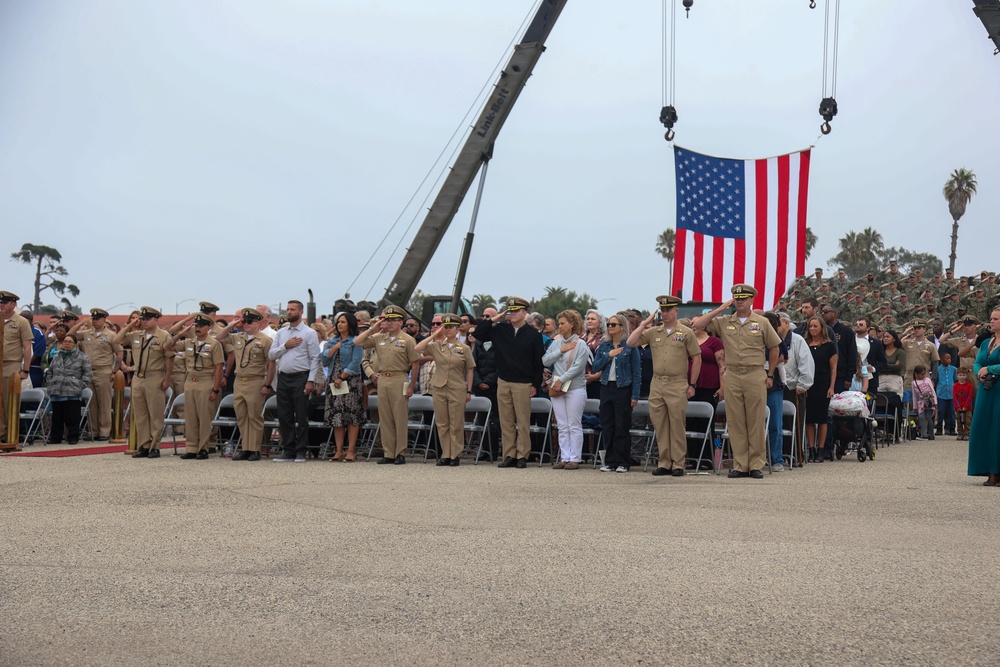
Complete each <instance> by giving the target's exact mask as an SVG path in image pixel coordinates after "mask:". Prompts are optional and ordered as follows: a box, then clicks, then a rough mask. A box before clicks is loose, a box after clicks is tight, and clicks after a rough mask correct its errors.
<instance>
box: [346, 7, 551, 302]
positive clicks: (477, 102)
mask: <svg viewBox="0 0 1000 667" xmlns="http://www.w3.org/2000/svg"><path fill="white" fill-rule="evenodd" d="M542 1H543V0H536V1H535V2H534V3H532V7H531V9H530V10H529V11H528V13H527V14H526V15H525V17H524V19H523V20H522V21H521V25H520V27H519V28H518V30H517V32H516V33H515V34H514V37H513V38H512V39H511V40H510V43H508V44H507V48H506V49H505V50H504V52H503V54H502V55H501V56H500V59H499V60H498V61H497V63H496V65H494V66H493V70H492V72H491V73H490V75H489V77H487V79H486V82H485V83H484V84H483V86H482V88H480V89H479V93H478V94H477V95H476V97H475V99H474V100H473V101H472V103H471V104H470V105H469V108H468V109H467V110H466V112H465V115H464V116H462V120H461V121H460V122H459V123H458V126H457V127H456V128H455V131H454V132H453V133H452V135H451V137H450V138H449V139H448V141H447V143H445V145H444V148H442V149H441V152H440V153H438V156H437V158H436V159H435V160H434V162H433V163H432V164H431V166H430V168H429V169H428V170H427V173H426V174H424V177H423V179H422V180H421V181H420V184H419V185H418V186H417V187H416V189H415V190H414V191H413V194H412V195H410V199H409V200H408V201H407V202H406V205H405V206H403V210H401V211H400V212H399V215H398V216H397V217H396V219H395V220H394V221H393V223H392V225H391V226H390V227H389V230H388V231H387V232H386V233H385V235H384V236H383V237H382V240H381V241H379V243H378V245H377V246H376V247H375V250H373V251H372V254H371V255H370V256H369V257H368V259H367V260H366V261H365V263H364V266H362V267H361V270H360V271H358V274H357V275H356V276H355V277H354V280H352V281H351V284H350V285H349V286H348V287H347V290H346V291H345V294H344V298H346V299H349V298H350V294H351V290H352V289H353V288H354V285H355V284H356V283H357V282H358V280H359V279H360V278H361V275H362V274H363V273H364V272H365V269H367V268H368V266H369V265H370V264H371V263H372V260H374V259H375V256H376V255H377V254H378V252H379V250H381V249H382V246H383V245H385V243H386V241H388V240H389V237H390V236H391V235H392V232H393V230H395V229H396V227H397V225H399V223H400V221H401V220H402V219H403V216H404V215H405V214H406V211H407V210H408V209H409V208H410V206H411V205H412V204H413V202H414V200H415V199H416V198H417V196H418V195H419V194H420V191H421V189H423V187H424V185H425V184H426V183H427V181H428V179H429V178H430V177H431V174H432V173H433V172H434V170H435V168H436V167H437V166H438V165H439V164H440V163H441V158H442V157H443V156H444V154H445V152H447V150H448V147H449V146H451V145H452V143H453V142H455V139H456V137H458V136H460V135H462V134H464V133H465V132H467V131H468V130H469V127H470V124H471V121H470V120H469V118H470V116H472V114H473V113H474V112H475V111H476V110H477V109H479V108H480V107H482V100H483V99H484V96H485V95H486V93H487V92H488V91H489V90H490V86H492V85H493V84H494V83H495V82H496V78H497V76H499V72H500V70H501V69H502V68H503V63H504V62H506V60H507V59H508V57H509V56H508V54H509V53H510V52H511V51H512V49H513V48H514V44H515V43H516V41H517V39H518V36H520V35H523V34H524V31H525V30H526V29H527V25H528V22H529V21H530V20H531V17H532V16H534V15H535V14H536V13H537V11H538V5H539V4H540V3H541V2H542ZM461 149H462V142H458V143H456V144H455V146H454V148H453V149H452V151H451V154H450V155H449V156H448V161H447V162H446V163H445V164H444V166H443V167H441V168H440V169H439V170H438V172H437V175H436V176H435V177H434V180H433V185H434V186H437V185H438V184H439V183H440V182H441V180H442V179H443V177H444V176H445V175H446V174H447V172H448V169H449V168H450V165H451V164H452V163H453V162H454V159H455V155H457V154H458V152H459V151H460V150H461ZM435 191H436V187H433V186H432V187H431V188H430V189H429V190H428V191H427V194H426V195H425V196H424V199H423V202H422V203H421V207H420V208H419V209H417V212H416V213H414V214H413V217H412V218H411V219H410V223H409V224H408V225H407V226H406V229H405V230H403V233H402V235H401V236H400V238H399V241H398V242H397V243H396V246H395V247H394V248H393V250H392V252H391V253H389V256H388V258H387V259H386V261H385V263H384V264H383V265H382V268H381V269H380V270H379V272H378V275H376V276H375V280H374V281H373V282H372V284H371V286H370V287H369V288H368V291H367V292H366V293H365V297H364V298H365V299H367V298H368V296H369V295H370V294H371V292H372V290H373V289H375V284H376V283H378V281H379V279H380V278H381V277H382V274H383V273H385V270H386V268H388V266H389V262H391V261H392V258H393V257H394V256H395V254H396V252H397V251H398V250H399V246H400V245H402V243H403V239H405V238H406V236H407V233H408V232H409V231H410V229H411V228H412V227H413V224H414V223H415V222H416V220H417V217H418V216H419V215H420V211H422V210H424V209H425V208H426V205H427V200H428V199H430V198H431V195H432V193H434V192H435Z"/></svg>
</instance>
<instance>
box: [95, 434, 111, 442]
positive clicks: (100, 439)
mask: <svg viewBox="0 0 1000 667" xmlns="http://www.w3.org/2000/svg"><path fill="white" fill-rule="evenodd" d="M107 441H108V436H106V435H98V436H96V437H95V438H94V442H107Z"/></svg>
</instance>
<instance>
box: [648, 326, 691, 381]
mask: <svg viewBox="0 0 1000 667" xmlns="http://www.w3.org/2000/svg"><path fill="white" fill-rule="evenodd" d="M643 345H649V351H650V353H651V354H652V355H653V375H656V376H659V377H684V378H687V377H688V374H687V372H688V359H689V358H691V357H696V356H698V355H700V354H701V347H699V345H698V341H697V339H696V338H695V335H694V331H692V330H691V328H690V327H686V326H684V325H683V324H680V323H678V324H676V325H674V328H673V329H672V330H670V331H669V332H668V331H667V330H666V329H665V328H663V325H660V326H658V327H652V328H649V329H646V330H645V331H643V332H642V336H641V337H640V338H639V347H642V346H643ZM688 381H689V380H688Z"/></svg>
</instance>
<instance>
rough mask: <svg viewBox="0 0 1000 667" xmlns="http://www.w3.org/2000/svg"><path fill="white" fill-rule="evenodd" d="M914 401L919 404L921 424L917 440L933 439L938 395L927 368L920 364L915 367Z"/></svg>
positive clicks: (918, 410)
mask: <svg viewBox="0 0 1000 667" xmlns="http://www.w3.org/2000/svg"><path fill="white" fill-rule="evenodd" d="M913 402H914V403H915V404H916V406H917V421H918V422H919V424H920V435H918V436H917V440H933V439H934V410H935V408H936V407H937V395H936V394H935V393H934V384H933V383H932V382H931V379H930V378H929V377H927V369H926V368H924V367H923V366H919V365H918V366H916V367H915V368H914V369H913Z"/></svg>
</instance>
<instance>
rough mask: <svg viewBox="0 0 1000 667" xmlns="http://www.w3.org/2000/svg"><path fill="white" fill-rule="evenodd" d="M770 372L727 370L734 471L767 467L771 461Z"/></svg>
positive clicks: (727, 400)
mask: <svg viewBox="0 0 1000 667" xmlns="http://www.w3.org/2000/svg"><path fill="white" fill-rule="evenodd" d="M766 413H767V373H766V371H765V370H764V369H763V367H761V368H760V369H754V370H753V371H752V372H750V373H737V372H735V371H731V370H727V371H726V423H727V424H729V437H730V442H731V444H732V448H733V470H738V471H739V472H750V471H751V470H763V469H764V466H765V465H766V464H767V433H766V432H765V429H764V415H765V414H766Z"/></svg>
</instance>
